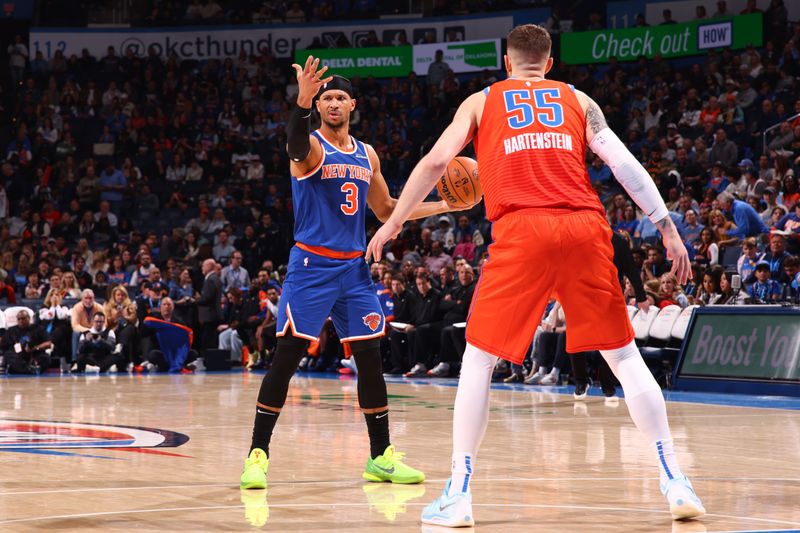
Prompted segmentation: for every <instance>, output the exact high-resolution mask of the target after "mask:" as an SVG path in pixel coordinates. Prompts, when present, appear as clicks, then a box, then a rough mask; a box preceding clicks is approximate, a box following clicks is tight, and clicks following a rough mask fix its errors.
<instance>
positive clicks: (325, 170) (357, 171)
mask: <svg viewBox="0 0 800 533" xmlns="http://www.w3.org/2000/svg"><path fill="white" fill-rule="evenodd" d="M336 178H350V179H354V180H361V181H365V182H367V183H369V180H370V179H371V178H372V170H370V169H368V168H365V167H361V166H358V165H341V164H333V165H322V179H324V180H328V179H336Z"/></svg>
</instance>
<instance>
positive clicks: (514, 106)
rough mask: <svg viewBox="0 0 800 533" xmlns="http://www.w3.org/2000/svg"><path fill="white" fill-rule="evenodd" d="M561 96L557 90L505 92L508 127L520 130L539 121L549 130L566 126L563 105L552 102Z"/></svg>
mask: <svg viewBox="0 0 800 533" xmlns="http://www.w3.org/2000/svg"><path fill="white" fill-rule="evenodd" d="M560 96H561V92H560V91H559V89H556V88H548V89H518V90H513V91H505V92H504V93H503V100H505V104H506V112H507V113H509V117H508V125H509V126H510V127H511V128H513V129H515V130H519V129H522V128H527V127H528V126H530V125H531V124H533V123H534V121H535V120H538V121H539V122H540V123H541V124H543V125H545V126H547V127H548V128H557V127H559V126H561V125H562V124H564V108H563V107H562V106H561V103H559V102H553V101H552V100H553V99H556V98H559V97H560ZM534 115H535V116H534Z"/></svg>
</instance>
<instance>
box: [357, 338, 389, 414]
mask: <svg viewBox="0 0 800 533" xmlns="http://www.w3.org/2000/svg"><path fill="white" fill-rule="evenodd" d="M350 347H351V348H352V349H353V357H355V359H356V366H358V405H359V406H361V408H362V409H376V408H378V407H384V406H386V405H388V404H389V399H388V398H387V396H386V381H384V379H383V365H382V364H381V341H380V339H367V340H364V341H356V342H351V343H350Z"/></svg>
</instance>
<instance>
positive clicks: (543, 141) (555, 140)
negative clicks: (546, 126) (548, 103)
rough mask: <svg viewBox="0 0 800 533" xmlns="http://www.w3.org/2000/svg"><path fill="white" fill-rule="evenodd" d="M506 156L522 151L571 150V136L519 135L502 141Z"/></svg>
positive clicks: (546, 133) (551, 133)
mask: <svg viewBox="0 0 800 533" xmlns="http://www.w3.org/2000/svg"><path fill="white" fill-rule="evenodd" d="M503 145H504V146H505V149H506V155H508V154H513V153H514V152H520V151H522V150H551V149H556V150H572V135H569V134H567V133H556V132H544V133H520V134H519V135H515V136H513V137H510V138H508V139H503Z"/></svg>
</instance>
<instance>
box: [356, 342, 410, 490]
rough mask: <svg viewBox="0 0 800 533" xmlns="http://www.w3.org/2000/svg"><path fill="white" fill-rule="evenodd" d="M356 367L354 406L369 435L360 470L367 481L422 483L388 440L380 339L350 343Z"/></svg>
mask: <svg viewBox="0 0 800 533" xmlns="http://www.w3.org/2000/svg"><path fill="white" fill-rule="evenodd" d="M351 346H352V348H353V357H354V358H355V360H356V364H357V365H358V404H359V406H360V407H361V412H362V413H364V420H365V421H366V424H367V433H368V434H369V447H370V457H369V459H368V460H367V465H366V467H365V468H364V474H363V476H362V477H363V478H364V479H366V480H367V481H376V482H380V481H390V482H392V483H402V484H409V483H422V482H423V481H425V474H423V473H422V472H420V471H419V470H416V469H414V468H411V467H410V466H408V465H406V464H405V463H403V461H402V458H403V457H402V454H400V453H398V452H396V451H395V448H394V446H392V444H391V438H390V436H389V400H388V397H387V394H386V382H385V381H384V379H383V369H382V363H381V352H380V339H377V338H376V339H367V340H362V341H354V342H352V343H351Z"/></svg>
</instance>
